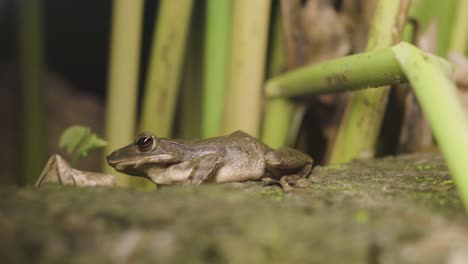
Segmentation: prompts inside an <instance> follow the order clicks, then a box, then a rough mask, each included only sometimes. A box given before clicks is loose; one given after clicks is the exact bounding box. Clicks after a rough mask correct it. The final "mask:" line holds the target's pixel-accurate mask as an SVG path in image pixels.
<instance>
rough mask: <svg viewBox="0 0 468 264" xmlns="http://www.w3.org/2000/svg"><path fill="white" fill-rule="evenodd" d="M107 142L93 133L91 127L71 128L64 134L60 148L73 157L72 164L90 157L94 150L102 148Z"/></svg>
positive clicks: (60, 141)
mask: <svg viewBox="0 0 468 264" xmlns="http://www.w3.org/2000/svg"><path fill="white" fill-rule="evenodd" d="M106 145H107V142H106V141H105V140H103V139H101V138H99V137H98V136H97V135H96V134H95V133H92V132H91V129H90V128H89V127H85V126H71V127H69V128H67V129H65V131H64V132H63V133H62V136H61V137H60V140H59V147H60V148H61V149H65V150H66V151H67V152H68V153H69V154H71V155H72V156H73V158H72V164H73V163H74V162H76V161H77V160H78V159H80V158H83V157H86V156H88V154H89V152H90V151H91V150H93V149H97V148H101V147H104V146H106Z"/></svg>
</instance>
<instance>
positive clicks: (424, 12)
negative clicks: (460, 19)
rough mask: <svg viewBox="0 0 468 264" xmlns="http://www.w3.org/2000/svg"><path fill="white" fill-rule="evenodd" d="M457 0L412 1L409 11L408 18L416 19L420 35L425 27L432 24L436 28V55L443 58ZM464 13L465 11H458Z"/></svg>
mask: <svg viewBox="0 0 468 264" xmlns="http://www.w3.org/2000/svg"><path fill="white" fill-rule="evenodd" d="M458 1H459V0H450V1H433V0H432V1H431V0H413V1H412V5H411V10H410V16H411V17H414V18H416V19H417V21H418V23H419V25H420V27H419V28H420V32H419V34H422V33H423V32H424V30H425V29H426V28H427V26H428V25H429V24H430V23H431V22H434V23H436V26H437V36H436V38H437V39H436V42H437V44H436V45H437V47H436V48H437V54H438V55H440V56H445V55H446V53H447V50H448V47H449V41H450V39H451V37H450V35H451V31H452V25H453V22H452V21H453V19H454V17H455V16H454V15H453V14H454V13H455V12H456V11H455V10H456V7H457V3H458ZM458 11H460V12H464V11H466V10H460V9H458Z"/></svg>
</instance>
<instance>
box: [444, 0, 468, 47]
mask: <svg viewBox="0 0 468 264" xmlns="http://www.w3.org/2000/svg"><path fill="white" fill-rule="evenodd" d="M467 11H468V0H458V7H457V8H456V11H455V17H454V19H455V20H454V22H453V23H452V25H453V26H452V31H451V32H450V33H451V35H450V41H449V48H448V51H449V52H458V53H461V54H464V53H465V52H466V50H467V48H468V15H467V14H466V12H467Z"/></svg>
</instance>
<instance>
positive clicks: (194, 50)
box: [174, 5, 222, 139]
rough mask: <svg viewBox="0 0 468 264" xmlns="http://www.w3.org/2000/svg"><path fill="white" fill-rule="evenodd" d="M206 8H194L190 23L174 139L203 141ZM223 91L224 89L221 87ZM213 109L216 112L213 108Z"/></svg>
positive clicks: (200, 6) (196, 6)
mask: <svg viewBox="0 0 468 264" xmlns="http://www.w3.org/2000/svg"><path fill="white" fill-rule="evenodd" d="M203 11H204V6H203V5H194V7H193V15H192V19H191V22H190V28H189V35H188V43H190V45H189V46H187V51H186V54H185V63H184V69H183V73H182V74H183V77H182V83H181V85H180V96H179V103H178V116H179V118H178V120H177V122H176V124H175V128H176V131H175V135H174V136H175V137H177V138H188V139H193V138H200V137H201V136H202V110H203V109H202V108H203V107H204V106H205V105H204V104H203V103H202V99H203V98H202V97H203V74H204V72H203V70H204V67H202V65H204V63H205V62H204V61H203V49H204V48H205V47H204V46H203V40H204V37H205V34H206V32H204V31H203V28H204V26H205V25H204V19H205V17H204V15H205V13H204V12H203ZM221 88H222V87H221ZM213 110H214V109H213Z"/></svg>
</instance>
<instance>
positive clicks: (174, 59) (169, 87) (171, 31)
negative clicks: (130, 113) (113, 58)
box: [140, 0, 193, 137]
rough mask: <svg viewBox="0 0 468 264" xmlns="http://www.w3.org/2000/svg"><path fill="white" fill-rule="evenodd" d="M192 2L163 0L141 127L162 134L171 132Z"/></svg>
mask: <svg viewBox="0 0 468 264" xmlns="http://www.w3.org/2000/svg"><path fill="white" fill-rule="evenodd" d="M192 6H193V0H162V1H160V6H159V11H158V16H157V22H156V27H155V31H154V33H153V44H152V48H151V58H150V62H149V67H148V72H147V77H146V83H145V93H144V97H143V111H142V120H141V126H140V130H146V131H151V132H153V133H155V134H156V135H158V136H161V137H169V136H171V133H172V128H173V123H174V113H175V104H176V101H177V100H176V99H177V93H178V88H179V84H180V80H181V78H180V77H181V76H182V68H183V56H184V53H185V44H186V43H185V42H186V40H187V35H188V28H189V22H190V17H191V14H192Z"/></svg>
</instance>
